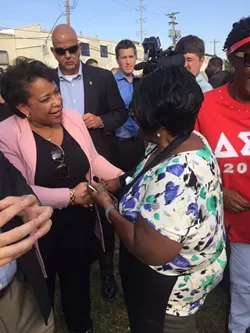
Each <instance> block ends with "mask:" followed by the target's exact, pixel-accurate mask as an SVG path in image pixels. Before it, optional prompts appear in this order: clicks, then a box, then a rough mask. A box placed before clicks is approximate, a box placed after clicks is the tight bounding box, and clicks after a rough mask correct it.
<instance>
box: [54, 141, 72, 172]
mask: <svg viewBox="0 0 250 333" xmlns="http://www.w3.org/2000/svg"><path fill="white" fill-rule="evenodd" d="M51 157H52V159H53V160H54V161H55V162H57V163H59V165H58V166H57V168H56V171H57V172H58V173H59V175H60V178H68V177H69V169H68V167H67V165H66V164H65V163H64V158H65V154H64V151H63V149H62V148H61V147H59V146H58V147H55V148H53V149H52V151H51Z"/></svg>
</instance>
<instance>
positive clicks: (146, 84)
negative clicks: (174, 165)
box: [132, 66, 204, 137]
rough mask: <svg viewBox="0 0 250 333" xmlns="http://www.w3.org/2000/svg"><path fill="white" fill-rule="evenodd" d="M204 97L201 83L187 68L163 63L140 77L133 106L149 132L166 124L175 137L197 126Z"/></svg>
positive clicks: (142, 125)
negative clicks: (165, 65)
mask: <svg viewBox="0 0 250 333" xmlns="http://www.w3.org/2000/svg"><path fill="white" fill-rule="evenodd" d="M203 99H204V97H203V93H202V90H201V88H200V86H199V85H198V84H197V82H196V79H195V77H194V76H193V75H192V74H191V73H189V72H188V70H187V69H185V68H180V67H175V66H171V67H164V66H163V67H160V68H158V69H156V70H155V71H153V72H152V73H151V74H149V75H147V76H145V77H143V78H142V79H140V80H139V82H138V83H137V85H136V87H135V92H134V96H133V101H132V110H133V113H134V116H135V118H136V121H137V122H138V124H139V126H140V127H141V129H142V130H143V131H144V132H145V133H154V132H156V131H157V130H158V129H160V128H161V127H164V128H165V129H166V130H167V131H168V132H169V134H170V135H172V136H173V137H175V136H180V135H186V134H190V133H191V132H192V131H193V130H194V125H195V122H196V118H197V116H198V113H199V110H200V108H201V105H202V102H203Z"/></svg>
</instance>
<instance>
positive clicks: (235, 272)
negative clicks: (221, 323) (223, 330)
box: [229, 243, 250, 333]
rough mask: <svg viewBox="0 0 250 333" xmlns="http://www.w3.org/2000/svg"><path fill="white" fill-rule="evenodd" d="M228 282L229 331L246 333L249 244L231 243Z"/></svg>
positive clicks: (249, 303)
mask: <svg viewBox="0 0 250 333" xmlns="http://www.w3.org/2000/svg"><path fill="white" fill-rule="evenodd" d="M230 282H231V310H230V315H229V332H230V333H246V330H247V329H248V327H250V244H241V243H231V257H230Z"/></svg>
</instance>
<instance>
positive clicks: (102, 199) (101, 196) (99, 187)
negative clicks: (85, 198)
mask: <svg viewBox="0 0 250 333" xmlns="http://www.w3.org/2000/svg"><path fill="white" fill-rule="evenodd" d="M91 185H92V186H93V187H94V188H95V189H96V191H97V192H94V191H92V190H91V189H89V188H88V194H89V195H90V197H91V198H92V200H93V201H94V203H96V204H97V205H99V206H100V207H102V208H104V209H106V208H107V207H108V206H110V205H113V204H114V199H113V198H112V197H111V196H110V195H109V193H107V190H106V188H105V185H104V184H96V183H92V184H91Z"/></svg>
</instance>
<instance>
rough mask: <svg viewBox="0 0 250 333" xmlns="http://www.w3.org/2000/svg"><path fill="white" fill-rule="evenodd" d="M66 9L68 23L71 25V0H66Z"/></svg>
mask: <svg viewBox="0 0 250 333" xmlns="http://www.w3.org/2000/svg"><path fill="white" fill-rule="evenodd" d="M65 9H66V20H67V24H68V25H70V5H69V0H65Z"/></svg>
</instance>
